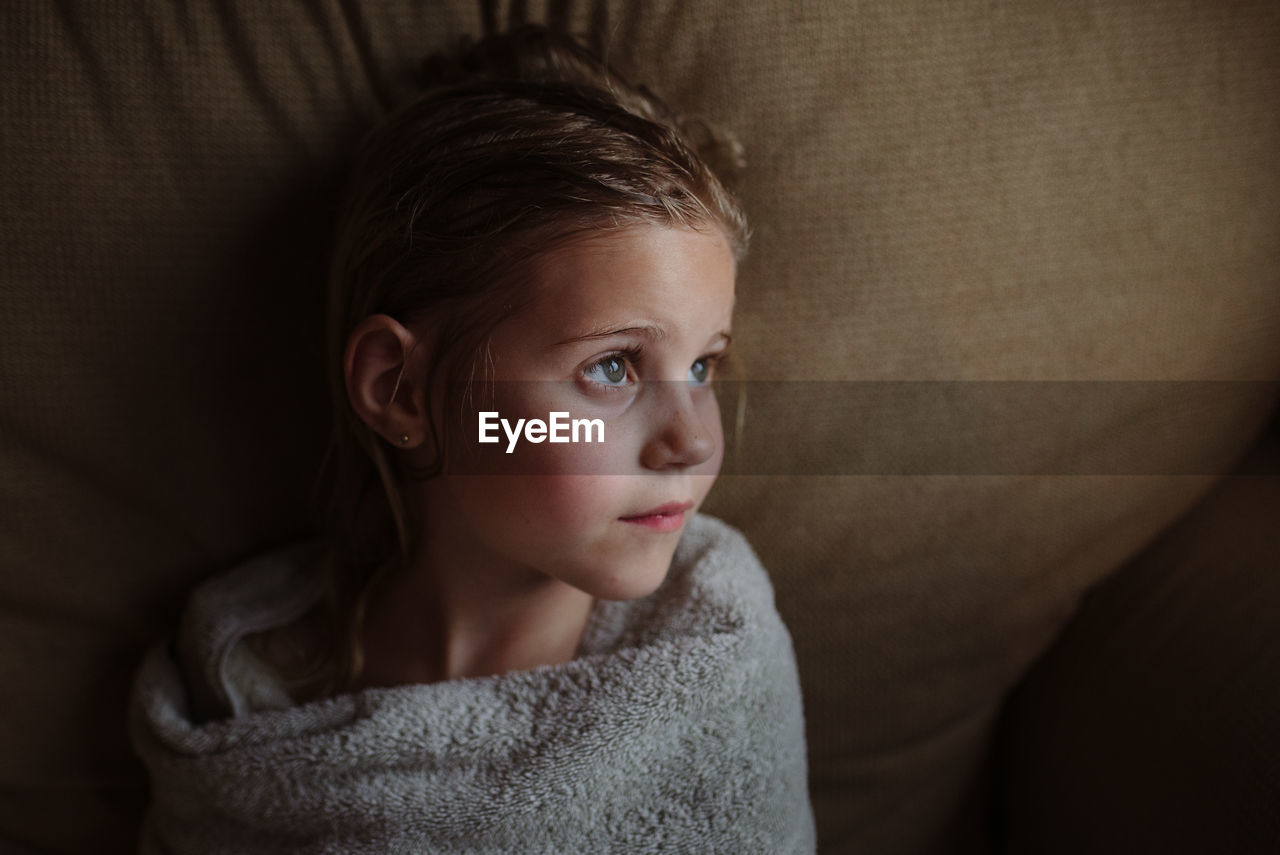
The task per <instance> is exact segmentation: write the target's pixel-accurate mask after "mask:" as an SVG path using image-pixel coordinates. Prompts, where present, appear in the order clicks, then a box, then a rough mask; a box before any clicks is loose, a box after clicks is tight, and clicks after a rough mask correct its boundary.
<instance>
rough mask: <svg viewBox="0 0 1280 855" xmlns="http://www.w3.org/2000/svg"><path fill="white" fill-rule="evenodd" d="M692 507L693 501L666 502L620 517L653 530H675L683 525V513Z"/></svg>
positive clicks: (624, 520)
mask: <svg viewBox="0 0 1280 855" xmlns="http://www.w3.org/2000/svg"><path fill="white" fill-rule="evenodd" d="M692 507H693V502H668V503H667V504H665V505H659V506H658V507H656V508H650V509H649V510H647V511H642V512H641V513H638V514H635V515H633V516H629V517H620V518H619V519H621V520H622V521H623V522H628V523H633V524H635V525H641V526H644V527H645V528H648V529H652V530H654V531H662V532H665V531H675V530H677V529H678V528H680V527H681V526H683V525H684V515H685V514H686V513H687V512H688V511H689V509H690V508H692Z"/></svg>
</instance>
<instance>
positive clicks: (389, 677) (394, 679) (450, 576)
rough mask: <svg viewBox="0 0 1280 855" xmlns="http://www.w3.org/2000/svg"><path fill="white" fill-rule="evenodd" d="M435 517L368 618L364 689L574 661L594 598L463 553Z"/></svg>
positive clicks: (506, 564)
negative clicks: (404, 569) (412, 553)
mask: <svg viewBox="0 0 1280 855" xmlns="http://www.w3.org/2000/svg"><path fill="white" fill-rule="evenodd" d="M444 517H447V511H446V512H444V513H443V514H441V513H436V514H431V515H430V516H429V517H428V518H429V519H432V521H433V522H434V523H435V525H425V526H424V527H423V535H424V536H423V538H422V542H421V543H420V545H419V549H418V554H417V555H416V556H415V557H414V560H413V561H412V562H411V563H410V566H409V569H408V570H407V571H406V572H404V573H402V574H400V575H399V576H397V577H395V578H393V579H390V580H388V581H387V583H386V584H385V585H384V586H383V587H382V589H381V590H379V591H376V592H375V593H374V595H373V597H372V598H371V601H370V603H369V607H368V611H367V612H366V615H365V621H364V631H363V644H364V668H363V673H362V676H361V679H360V685H362V686H397V685H405V684H409V683H434V682H441V681H444V680H455V679H461V678H465V677H482V676H489V675H494V674H504V673H507V672H510V671H519V670H525V669H529V668H535V667H537V666H539V665H554V664H558V663H562V662H568V661H570V660H571V659H573V658H574V655H575V653H576V652H577V649H578V646H579V644H580V642H581V640H582V635H583V632H584V630H585V629H586V624H587V620H588V618H589V616H590V613H591V609H592V607H593V605H594V603H595V600H594V598H593V597H592V596H591V595H590V594H588V593H586V592H584V591H581V590H578V589H577V588H574V587H572V586H570V585H568V584H566V583H564V582H562V581H560V580H557V579H553V578H551V577H549V576H546V575H545V574H542V573H539V572H537V571H534V570H532V569H531V568H527V567H522V566H518V565H514V564H512V563H511V562H509V561H505V560H503V559H502V558H501V557H500V556H495V555H492V554H485V553H466V554H464V553H463V552H462V551H461V550H460V549H459V548H458V546H457V540H456V539H455V538H449V537H446V536H443V534H442V532H444V531H448V528H449V525H450V522H449V520H448V519H447V518H444Z"/></svg>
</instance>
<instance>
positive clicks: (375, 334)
mask: <svg viewBox="0 0 1280 855" xmlns="http://www.w3.org/2000/svg"><path fill="white" fill-rule="evenodd" d="M427 351H428V347H427V345H426V344H425V343H424V342H423V341H422V340H421V338H420V337H419V336H418V335H416V334H415V333H414V332H412V331H411V330H410V329H408V328H407V327H405V326H404V325H403V324H401V323H400V322H399V321H397V320H396V319H395V318H393V317H391V316H390V315H370V316H369V317H367V318H365V319H364V320H363V321H361V322H360V323H359V324H358V325H357V326H356V328H355V329H354V330H352V332H351V335H350V336H348V338H347V348H346V351H345V353H344V354H343V373H344V376H345V379H346V385H347V400H348V401H350V402H351V408H352V409H354V410H355V411H356V415H358V416H359V417H360V418H361V420H363V421H364V423H365V424H367V425H368V426H369V427H371V428H373V429H374V430H375V431H377V432H378V434H379V435H381V436H382V438H383V439H385V440H386V441H387V442H389V443H391V444H392V445H393V446H395V447H396V448H415V447H417V446H419V445H421V444H422V443H423V442H424V441H425V440H426V439H427V438H428V437H427V432H428V430H429V425H430V419H429V414H428V410H427V396H426V390H425V389H424V388H423V383H424V378H425V376H426V358H427Z"/></svg>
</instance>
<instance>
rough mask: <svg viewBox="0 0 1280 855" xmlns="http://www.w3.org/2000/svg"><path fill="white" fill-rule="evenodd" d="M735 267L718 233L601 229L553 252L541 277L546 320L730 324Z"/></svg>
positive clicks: (539, 306)
mask: <svg viewBox="0 0 1280 855" xmlns="http://www.w3.org/2000/svg"><path fill="white" fill-rule="evenodd" d="M734 276H735V264H734V260H733V254H732V250H731V249H730V247H729V242H728V240H727V239H726V238H725V237H724V236H723V234H722V233H721V232H720V230H719V229H718V228H705V229H703V230H694V229H692V228H688V227H681V226H663V225H647V224H646V225H636V226H629V227H626V228H622V229H616V230H607V231H606V230H600V231H599V232H597V233H592V234H590V235H589V236H588V237H585V238H583V239H580V240H575V241H574V242H572V243H568V244H565V245H564V246H561V247H557V248H555V249H553V250H551V251H549V252H547V253H545V254H544V255H543V256H542V257H541V258H540V259H539V263H538V265H537V269H536V272H535V276H534V287H535V288H536V290H537V293H536V294H535V306H536V311H537V313H538V314H539V315H541V316H542V317H541V318H540V320H542V321H544V322H548V323H551V324H553V325H556V326H561V325H562V323H561V322H568V321H574V322H578V323H580V322H582V321H583V320H584V319H586V318H588V317H597V318H600V319H601V320H602V322H607V321H608V320H609V319H613V320H616V321H623V320H626V319H628V318H630V319H632V320H636V321H641V320H644V321H647V322H648V323H649V324H651V325H656V326H658V327H660V328H661V327H665V326H667V325H676V326H686V325H688V324H689V323H690V322H691V321H694V320H702V321H705V322H706V323H707V324H711V325H714V324H717V323H719V324H724V323H727V322H728V320H729V316H730V315H731V313H732V310H733V302H734Z"/></svg>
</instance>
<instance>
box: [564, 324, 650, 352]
mask: <svg viewBox="0 0 1280 855" xmlns="http://www.w3.org/2000/svg"><path fill="white" fill-rule="evenodd" d="M626 333H637V334H639V335H642V336H644V337H645V338H648V339H651V340H653V341H662V340H663V339H665V338H666V337H667V331H666V330H664V329H663V328H662V327H660V326H657V325H656V324H638V325H632V326H625V327H603V328H601V329H598V330H593V331H591V332H587V333H583V334H582V335H575V336H572V337H570V338H566V339H565V340H564V341H558V342H556V343H555V344H553V345H551V346H552V347H563V346H564V345H566V344H575V343H576V342H580V341H589V340H591V339H596V338H608V337H609V336H614V335H624V334H626Z"/></svg>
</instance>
